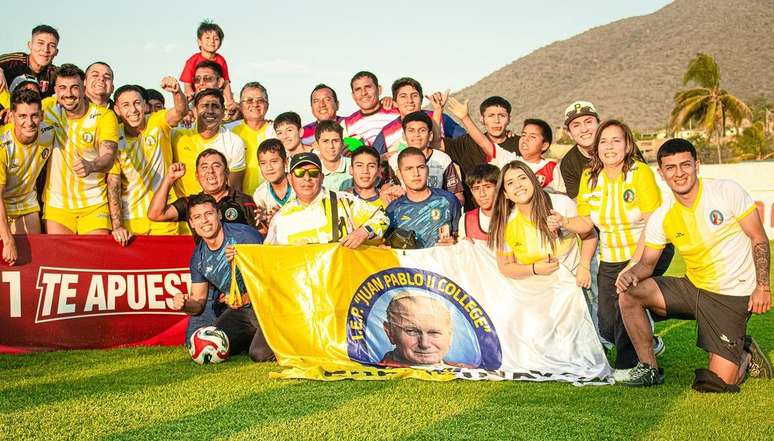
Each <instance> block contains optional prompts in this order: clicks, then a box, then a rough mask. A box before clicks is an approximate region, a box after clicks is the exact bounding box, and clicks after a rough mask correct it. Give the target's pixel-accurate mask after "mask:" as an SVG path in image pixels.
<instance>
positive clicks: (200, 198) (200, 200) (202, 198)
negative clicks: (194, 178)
mask: <svg viewBox="0 0 774 441" xmlns="http://www.w3.org/2000/svg"><path fill="white" fill-rule="evenodd" d="M204 204H210V205H212V206H213V207H214V208H215V209H216V210H217V209H218V203H217V202H216V201H215V198H214V197H212V195H209V194H207V193H198V194H194V195H191V196H189V197H188V212H189V213H190V212H191V209H192V208H193V207H195V206H197V205H204Z"/></svg>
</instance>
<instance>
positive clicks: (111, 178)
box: [107, 174, 121, 228]
mask: <svg viewBox="0 0 774 441" xmlns="http://www.w3.org/2000/svg"><path fill="white" fill-rule="evenodd" d="M107 183H108V208H109V209H110V220H111V222H112V223H113V228H116V226H121V176H120V175H112V174H111V175H108V178H107Z"/></svg>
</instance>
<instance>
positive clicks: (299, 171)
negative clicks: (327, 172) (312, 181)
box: [292, 168, 320, 178]
mask: <svg viewBox="0 0 774 441" xmlns="http://www.w3.org/2000/svg"><path fill="white" fill-rule="evenodd" d="M292 173H293V176H295V177H297V178H303V177H304V176H305V175H309V177H310V178H317V177H319V176H320V169H319V168H294V169H293V172H292Z"/></svg>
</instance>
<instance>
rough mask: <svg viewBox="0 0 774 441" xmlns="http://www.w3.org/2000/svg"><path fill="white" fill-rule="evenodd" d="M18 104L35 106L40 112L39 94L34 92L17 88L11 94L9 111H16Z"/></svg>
mask: <svg viewBox="0 0 774 441" xmlns="http://www.w3.org/2000/svg"><path fill="white" fill-rule="evenodd" d="M19 104H37V105H38V110H40V106H41V104H40V94H39V93H38V92H37V91H35V90H30V89H24V88H19V89H16V90H14V91H13V93H12V94H11V110H12V111H14V110H16V106H18V105H19Z"/></svg>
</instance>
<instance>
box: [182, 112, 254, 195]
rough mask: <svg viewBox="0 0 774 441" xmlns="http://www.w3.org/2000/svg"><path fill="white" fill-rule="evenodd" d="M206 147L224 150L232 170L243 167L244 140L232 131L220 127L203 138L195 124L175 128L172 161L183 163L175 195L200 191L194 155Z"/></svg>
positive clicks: (195, 156) (235, 170)
mask: <svg viewBox="0 0 774 441" xmlns="http://www.w3.org/2000/svg"><path fill="white" fill-rule="evenodd" d="M206 149H215V150H217V151H219V152H221V153H223V155H224V156H225V157H226V162H227V163H228V164H227V165H228V168H229V170H230V171H231V172H240V171H243V170H244V169H245V143H244V141H242V139H241V138H240V137H238V136H237V135H236V134H234V132H232V131H231V130H228V129H227V128H225V127H222V126H221V127H220V129H219V130H218V133H217V134H216V135H215V136H213V137H212V138H210V139H204V138H202V136H201V135H200V134H199V132H198V130H197V129H196V127H191V128H190V129H175V130H174V131H173V132H172V160H173V161H174V162H182V163H183V164H185V175H183V177H182V178H180V179H179V180H178V181H177V182H176V183H175V189H176V190H177V192H178V196H180V197H183V196H187V195H191V194H196V193H200V192H201V191H202V187H201V186H200V185H199V181H197V180H196V158H197V157H198V156H199V153H201V152H203V151H204V150H206Z"/></svg>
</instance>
